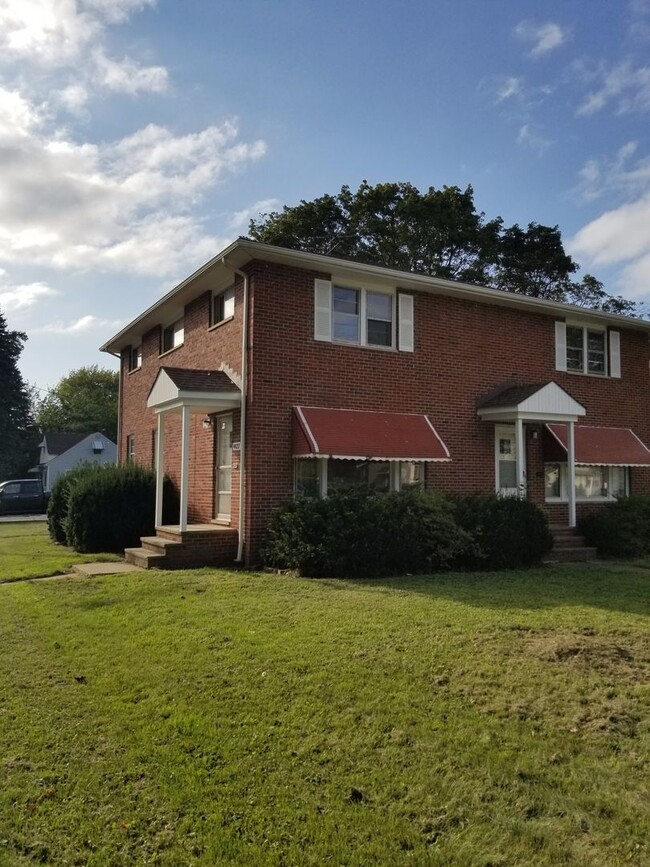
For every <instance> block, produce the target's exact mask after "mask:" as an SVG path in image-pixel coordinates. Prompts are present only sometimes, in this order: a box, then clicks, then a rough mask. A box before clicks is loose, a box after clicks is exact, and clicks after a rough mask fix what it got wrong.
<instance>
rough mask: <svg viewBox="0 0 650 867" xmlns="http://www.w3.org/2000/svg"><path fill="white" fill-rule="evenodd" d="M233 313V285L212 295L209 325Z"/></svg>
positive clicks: (227, 317)
mask: <svg viewBox="0 0 650 867" xmlns="http://www.w3.org/2000/svg"><path fill="white" fill-rule="evenodd" d="M234 315H235V287H234V286H229V287H228V289H225V290H224V291H223V292H219V293H218V294H216V295H213V296H212V306H211V308H210V325H211V326H212V325H218V324H219V323H220V322H225V321H226V319H231V318H232V317H233V316H234Z"/></svg>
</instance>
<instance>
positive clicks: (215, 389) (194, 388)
mask: <svg viewBox="0 0 650 867" xmlns="http://www.w3.org/2000/svg"><path fill="white" fill-rule="evenodd" d="M147 406H148V407H149V408H150V409H153V410H154V411H155V413H156V416H157V428H156V448H155V471H156V506H155V526H156V530H157V531H160V530H162V531H163V532H164V531H165V530H167V531H169V533H172V534H181V535H187V534H188V531H189V530H190V529H191V527H188V502H189V454H190V421H191V419H192V417H193V416H202V417H204V418H205V420H206V421H205V424H206V426H208V427H210V426H211V424H212V422H211V417H212V416H213V415H215V414H216V413H223V412H228V411H233V410H238V409H240V407H241V390H240V388H239V386H238V384H237V383H236V382H234V381H233V379H232V378H231V377H230V376H229V375H228V374H227V373H225V372H224V371H223V370H186V369H182V368H171V367H162V368H161V369H160V371H159V373H158V376H157V377H156V379H155V381H154V384H153V386H152V387H151V391H150V392H149V397H148V399H147ZM169 414H172V415H177V416H180V462H179V463H180V466H179V501H180V504H179V515H178V524H173V525H168V526H163V481H164V475H165V424H164V421H165V418H166V416H167V415H169ZM206 471H209V472H210V475H211V476H212V475H214V468H206ZM222 529H224V528H220V527H218V526H213V525H210V524H207V525H206V524H201V525H197V533H195V534H194V535H195V536H196V537H197V538H198V537H199V535H200V536H204V535H205V533H207V532H209V531H212V532H215V533H216V532H219V530H222Z"/></svg>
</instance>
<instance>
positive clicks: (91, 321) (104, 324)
mask: <svg viewBox="0 0 650 867" xmlns="http://www.w3.org/2000/svg"><path fill="white" fill-rule="evenodd" d="M121 325H122V321H121V320H110V319H99V318H98V317H97V316H92V315H90V314H88V315H86V316H81V317H80V318H79V319H75V320H74V321H73V322H69V323H65V322H51V323H50V324H49V325H43V326H41V327H40V328H31V329H30V334H69V335H75V334H83V333H85V332H88V331H96V330H101V329H106V328H119V327H120V326H121Z"/></svg>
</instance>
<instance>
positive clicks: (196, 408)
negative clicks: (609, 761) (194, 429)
mask: <svg viewBox="0 0 650 867" xmlns="http://www.w3.org/2000/svg"><path fill="white" fill-rule="evenodd" d="M240 404H241V398H240V397H239V396H238V395H234V394H233V393H232V392H215V391H211V392H207V393H202V392H192V394H191V396H188V395H185V396H183V395H179V397H177V398H173V399H171V400H168V401H165V402H163V403H160V404H156V405H152V406H151V409H154V410H155V411H156V413H158V414H160V413H165V412H178V411H180V410H181V409H183V407H185V406H188V407H189V408H190V412H192V413H193V414H197V413H201V412H205V413H211V412H221V411H222V410H223V411H225V410H228V409H238V407H239V406H240Z"/></svg>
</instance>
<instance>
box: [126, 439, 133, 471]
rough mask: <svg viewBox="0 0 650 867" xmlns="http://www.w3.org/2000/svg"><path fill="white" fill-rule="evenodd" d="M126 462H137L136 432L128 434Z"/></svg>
mask: <svg viewBox="0 0 650 867" xmlns="http://www.w3.org/2000/svg"><path fill="white" fill-rule="evenodd" d="M126 462H127V464H132V463H135V434H128V435H127V438H126Z"/></svg>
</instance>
